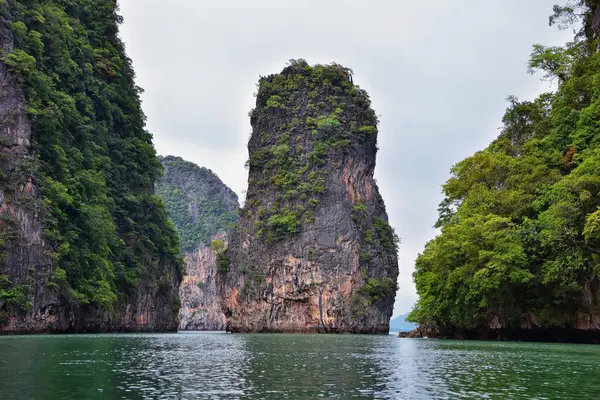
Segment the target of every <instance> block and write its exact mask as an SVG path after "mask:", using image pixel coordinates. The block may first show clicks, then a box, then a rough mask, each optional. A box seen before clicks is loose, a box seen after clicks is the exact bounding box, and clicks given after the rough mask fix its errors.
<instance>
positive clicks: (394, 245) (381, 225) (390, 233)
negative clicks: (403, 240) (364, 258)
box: [373, 217, 400, 253]
mask: <svg viewBox="0 0 600 400" xmlns="http://www.w3.org/2000/svg"><path fill="white" fill-rule="evenodd" d="M373 228H374V229H375V232H376V233H377V238H378V239H379V243H381V246H382V247H383V249H384V250H385V251H386V252H388V253H392V252H396V251H398V245H399V244H400V239H399V238H398V235H396V232H394V228H392V227H391V226H390V224H388V223H387V222H386V221H384V220H383V219H381V218H379V217H375V218H374V219H373Z"/></svg>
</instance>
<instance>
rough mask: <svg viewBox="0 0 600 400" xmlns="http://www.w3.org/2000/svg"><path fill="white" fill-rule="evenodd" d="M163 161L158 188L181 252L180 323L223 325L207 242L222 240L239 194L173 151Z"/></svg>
mask: <svg viewBox="0 0 600 400" xmlns="http://www.w3.org/2000/svg"><path fill="white" fill-rule="evenodd" d="M161 162H162V164H163V168H164V171H165V173H164V176H163V177H162V178H161V179H160V180H159V181H158V183H157V185H156V192H157V194H158V195H160V196H161V197H162V198H163V199H164V201H165V203H166V206H167V210H168V212H169V215H170V217H171V219H172V220H173V222H174V223H175V228H176V229H177V232H178V233H179V236H180V238H181V244H182V246H181V247H182V250H183V251H184V254H185V265H186V276H185V277H184V278H183V281H182V282H181V286H180V288H179V297H180V298H181V309H180V311H179V320H180V322H179V329H181V330H222V329H224V328H225V316H224V315H223V312H222V311H221V307H220V302H219V300H218V297H217V286H216V275H217V265H216V254H215V252H214V251H213V250H211V249H210V245H211V242H212V241H213V240H223V239H224V236H225V235H224V234H225V233H226V232H227V231H228V230H229V228H230V226H231V225H232V224H233V223H234V222H235V221H236V220H237V218H238V214H237V211H238V208H239V203H238V198H237V195H236V194H235V193H234V192H233V191H232V190H231V189H229V188H228V187H227V186H226V185H225V184H224V183H223V182H222V181H221V180H220V179H219V177H218V176H217V175H216V174H214V173H213V172H212V171H211V170H209V169H206V168H201V167H199V166H197V165H196V164H193V163H191V162H188V161H184V160H183V159H181V158H179V157H173V156H167V157H162V158H161Z"/></svg>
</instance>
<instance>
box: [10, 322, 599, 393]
mask: <svg viewBox="0 0 600 400" xmlns="http://www.w3.org/2000/svg"><path fill="white" fill-rule="evenodd" d="M598 393H600V347H595V346H582V345H553V344H531V343H528V344H523V343H490V342H455V341H435V340H412V339H399V338H397V337H393V336H383V337H381V336H350V335H338V336H335V335H331V336H330V335H226V334H223V333H180V334H169V335H81V336H23V337H0V398H1V399H78V400H79V399H313V398H322V399H353V398H362V399H480V398H486V399H593V398H597V397H598Z"/></svg>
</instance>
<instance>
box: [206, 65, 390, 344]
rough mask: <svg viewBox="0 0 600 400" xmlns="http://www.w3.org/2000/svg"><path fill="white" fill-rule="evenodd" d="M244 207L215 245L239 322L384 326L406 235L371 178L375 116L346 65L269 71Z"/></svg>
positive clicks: (253, 326)
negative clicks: (398, 231) (223, 242)
mask: <svg viewBox="0 0 600 400" xmlns="http://www.w3.org/2000/svg"><path fill="white" fill-rule="evenodd" d="M251 124H252V127H253V133H252V136H251V138H250V141H249V144H248V149H249V161H248V165H249V169H250V174H249V184H248V192H247V199H246V204H245V207H244V209H243V211H242V214H241V217H240V220H239V222H238V224H237V226H236V228H235V229H234V231H233V232H232V234H231V235H230V237H229V238H230V240H229V247H228V249H227V250H226V251H221V252H220V253H219V255H218V259H217V263H218V265H219V271H220V275H219V290H220V294H221V297H222V298H223V310H224V312H225V314H226V316H227V322H228V324H229V325H230V329H231V330H232V331H234V332H250V331H253V332H357V333H358V332H361V333H387V332H388V327H389V320H390V317H391V315H392V309H393V304H394V298H395V293H396V280H397V276H398V265H397V256H396V251H397V241H398V239H397V237H396V235H395V234H394V232H393V230H392V228H391V227H390V226H389V224H388V223H387V215H386V211H385V207H384V204H383V200H382V198H381V196H380V195H379V191H378V188H377V185H376V183H375V181H374V179H373V171H374V168H375V155H376V152H377V147H376V143H377V128H376V125H377V118H376V116H375V113H374V112H373V110H372V109H371V108H370V101H369V99H368V95H367V94H366V92H364V91H363V90H361V89H359V88H358V87H357V86H355V85H354V84H353V83H352V75H351V71H350V70H348V69H346V68H343V67H341V66H339V65H336V64H333V65H329V66H315V67H311V66H309V65H308V64H306V62H304V61H302V60H301V61H294V60H292V61H291V65H290V66H288V67H287V68H285V69H284V70H283V71H282V72H281V73H280V74H277V75H271V76H268V77H265V78H261V80H260V87H259V91H258V94H257V103H256V108H255V109H254V110H253V112H252V115H251Z"/></svg>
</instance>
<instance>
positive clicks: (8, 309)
mask: <svg viewBox="0 0 600 400" xmlns="http://www.w3.org/2000/svg"><path fill="white" fill-rule="evenodd" d="M30 291H31V289H30V287H29V286H27V285H13V284H12V282H11V281H10V280H9V279H8V276H7V275H0V314H3V315H5V316H6V317H7V316H8V315H9V314H11V313H22V314H25V313H27V312H28V311H29V310H31V308H32V307H33V305H32V304H31V302H30V301H29V298H28V296H29V293H30ZM2 319H3V318H1V317H0V323H3V321H2ZM4 322H6V321H4Z"/></svg>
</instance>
